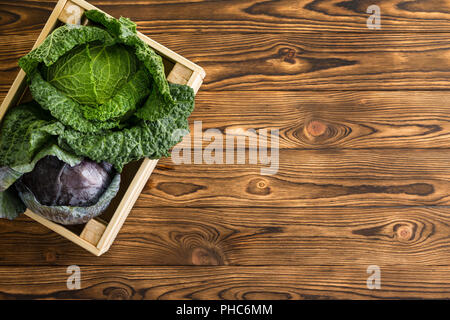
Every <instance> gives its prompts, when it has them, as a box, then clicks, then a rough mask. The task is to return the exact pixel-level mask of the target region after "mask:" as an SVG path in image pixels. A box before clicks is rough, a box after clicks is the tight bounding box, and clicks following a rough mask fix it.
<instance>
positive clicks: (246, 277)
mask: <svg viewBox="0 0 450 320" xmlns="http://www.w3.org/2000/svg"><path fill="white" fill-rule="evenodd" d="M380 269H381V277H382V280H381V289H380V290H370V289H367V285H366V280H367V277H368V274H367V272H366V270H367V266H361V265H358V266H355V265H349V266H344V267H343V266H307V267H297V266H295V267H286V266H284V267H277V266H270V267H267V266H255V267H227V266H222V267H221V266H218V267H196V268H192V267H136V266H132V267H124V266H117V267H108V268H106V269H105V268H104V267H87V266H82V267H81V289H80V290H74V291H70V290H68V289H67V287H66V281H67V277H68V275H67V274H66V267H16V268H9V267H0V283H3V284H4V285H3V286H2V287H1V288H0V298H3V299H17V298H19V299H67V298H77V299H99V298H101V299H121V300H124V299H133V300H140V299H161V300H166V299H183V300H187V299H226V300H235V299H248V300H253V299H284V300H286V299H350V298H351V299H379V298H389V299H398V298H429V299H430V298H445V297H448V296H449V295H450V283H449V281H448V274H449V272H450V267H448V266H427V267H414V268H411V267H410V266H403V265H395V266H392V265H382V266H380ZM430 273H432V274H433V275H434V276H433V278H432V279H430V277H429V275H430ZM300 275H301V276H300ZM18 279H20V280H18ZM274 313H275V312H274Z"/></svg>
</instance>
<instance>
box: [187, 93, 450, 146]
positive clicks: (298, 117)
mask: <svg viewBox="0 0 450 320" xmlns="http://www.w3.org/2000/svg"><path fill="white" fill-rule="evenodd" d="M190 120H191V124H192V123H193V121H202V127H203V130H204V131H205V130H207V129H212V128H214V129H218V130H220V132H221V133H222V134H233V135H237V136H239V135H242V133H243V132H245V131H246V130H249V129H255V130H261V129H267V130H273V129H278V130H279V132H280V141H279V144H280V148H282V149H284V148H302V149H325V148H355V149H358V148H449V147H450V143H449V141H450V91H396V92H390V91H389V92H386V91H364V92H360V91H350V92H341V91H333V92H327V93H326V94H324V93H323V92H314V91H307V92H268V91H252V92H246V91H244V92H242V91H240V92H238V91H236V92H216V91H214V92H211V91H203V90H200V92H199V94H198V95H197V97H196V108H195V110H194V113H193V114H192V116H191V118H190ZM191 129H193V126H191ZM193 138H195V137H194V136H193V137H192V139H193ZM224 138H225V137H224ZM199 139H200V138H199ZM197 140H198V139H197ZM208 144H209V142H208V141H204V143H203V145H204V146H206V145H208Z"/></svg>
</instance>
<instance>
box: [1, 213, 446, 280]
mask: <svg viewBox="0 0 450 320" xmlns="http://www.w3.org/2000/svg"><path fill="white" fill-rule="evenodd" d="M449 225H450V211H449V207H394V208H390V207H372V208H358V209H357V210H355V209H352V208H348V207H340V208H161V207H159V208H135V209H133V211H132V212H131V214H130V216H129V217H128V219H127V221H126V222H125V224H124V226H123V228H122V229H121V232H120V233H119V236H118V237H117V239H116V241H115V243H114V245H113V246H112V247H111V249H110V251H109V252H108V253H106V254H105V255H103V256H101V257H98V258H96V259H93V258H92V256H91V255H90V254H89V253H87V252H85V251H84V250H83V249H81V248H78V247H77V246H74V245H72V244H71V243H70V242H69V241H67V240H65V239H63V238H62V237H60V236H58V235H57V234H55V233H53V232H51V231H50V230H48V229H46V228H45V227H43V226H41V225H39V224H36V223H34V222H33V221H31V220H30V219H28V218H25V217H23V218H20V219H18V220H16V221H14V222H9V221H3V220H2V221H0V252H2V255H1V257H0V265H3V266H20V265H30V266H51V265H60V266H64V265H66V266H67V265H71V264H77V265H98V266H110V265H139V266H146V265H173V266H175V265H209V266H217V265H234V266H237V265H240V266H255V265H266V266H271V265H278V266H283V265H285V266H308V265H341V266H348V265H371V264H376V265H383V264H391V265H396V264H405V265H409V266H410V267H411V269H415V268H416V267H419V266H427V265H447V262H448V261H449V259H450V253H449V251H448V234H449V233H450V227H449ZM21 243H27V245H26V246H22V247H21V249H20V254H17V246H18V244H21ZM0 288H1V286H0Z"/></svg>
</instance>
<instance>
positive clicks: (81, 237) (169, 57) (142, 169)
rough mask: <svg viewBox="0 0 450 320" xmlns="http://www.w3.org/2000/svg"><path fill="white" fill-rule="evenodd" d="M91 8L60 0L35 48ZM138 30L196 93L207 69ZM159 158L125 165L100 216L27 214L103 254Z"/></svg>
mask: <svg viewBox="0 0 450 320" xmlns="http://www.w3.org/2000/svg"><path fill="white" fill-rule="evenodd" d="M90 9H97V10H99V9H98V8H96V7H94V6H93V5H91V4H89V3H87V2H86V1H83V0H70V1H69V0H59V1H58V3H57V4H56V6H55V9H53V12H52V14H51V15H50V18H49V19H48V21H47V23H46V24H45V26H44V28H43V30H42V32H41V34H40V35H39V37H38V39H37V41H36V43H35V44H34V46H33V48H36V47H37V46H39V45H40V44H41V43H42V42H43V41H44V39H45V38H46V37H47V36H48V35H49V34H50V33H51V32H52V31H53V30H54V29H55V28H56V27H58V26H59V25H60V24H62V23H71V24H74V23H81V24H86V23H87V20H86V19H85V18H84V17H83V13H84V11H85V10H90ZM100 11H101V10H100ZM138 34H139V37H140V38H141V39H142V40H144V41H145V42H146V43H147V44H148V45H149V46H150V47H152V48H153V49H154V50H155V51H156V52H157V53H158V54H159V55H161V56H162V57H163V60H164V67H165V70H166V76H167V79H168V80H169V81H170V82H173V83H178V84H187V85H189V86H190V87H192V88H193V89H194V92H195V93H197V91H198V89H199V88H200V86H201V85H202V82H203V79H204V77H205V71H204V70H203V69H202V68H201V67H199V66H198V65H196V64H194V63H193V62H191V61H189V60H187V59H186V58H183V57H182V56H180V55H178V54H177V53H175V52H173V51H171V50H169V49H167V48H166V47H164V46H163V45H161V44H159V43H157V42H156V41H154V40H152V39H150V38H148V37H146V36H145V35H143V34H141V33H138ZM25 76H26V75H25V72H24V71H23V70H20V72H19V74H18V75H17V77H16V79H15V80H14V82H13V84H12V86H11V88H10V89H9V92H8V94H7V95H6V98H5V99H4V101H3V103H2V105H1V107H0V120H1V119H2V118H3V116H4V115H5V112H6V111H7V110H8V109H9V108H10V107H14V106H16V105H17V104H19V103H21V102H22V101H26V100H27V97H28V98H29V91H28V88H27V83H26V79H25ZM157 162H158V160H150V159H143V160H141V161H137V162H132V163H130V164H128V165H126V166H125V167H124V170H123V172H122V174H121V178H122V179H121V180H122V181H121V184H120V190H119V192H118V194H117V196H116V197H115V198H114V199H113V201H112V202H111V204H110V206H109V207H108V209H107V210H106V211H105V212H104V213H103V214H102V215H101V216H100V217H98V218H95V219H92V220H90V221H89V222H88V223H86V224H84V225H79V226H63V225H59V224H57V223H54V222H52V221H50V220H47V219H45V218H43V217H41V216H39V215H37V214H35V213H33V212H31V211H30V210H27V211H26V212H25V214H26V215H27V216H29V217H31V218H32V219H34V220H36V221H37V222H39V223H41V224H43V225H44V226H46V227H48V228H49V229H51V230H53V231H55V232H57V233H59V234H60V235H62V236H63V237H65V238H67V239H69V240H70V241H72V242H74V243H76V244H78V245H79V246H81V247H83V248H84V249H86V250H88V251H89V252H91V253H93V254H95V255H97V256H100V255H102V254H103V253H105V252H106V251H108V249H109V248H110V246H111V244H112V243H113V241H114V239H115V238H116V236H117V234H118V233H119V230H120V228H121V227H122V225H123V223H124V222H125V219H126V218H127V216H128V214H129V212H130V211H131V209H132V207H133V205H134V203H135V202H136V199H137V198H138V196H139V194H140V193H141V191H142V189H143V187H144V185H145V184H146V182H147V180H148V178H149V177H150V175H151V173H152V171H153V169H154V168H155V166H156V164H157Z"/></svg>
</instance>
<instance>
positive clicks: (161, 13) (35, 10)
mask: <svg viewBox="0 0 450 320" xmlns="http://www.w3.org/2000/svg"><path fill="white" fill-rule="evenodd" d="M91 3H92V4H93V5H95V6H98V7H99V8H100V9H102V10H104V11H106V12H108V13H110V14H111V15H113V16H115V17H119V16H121V15H123V16H126V17H130V18H131V19H132V20H133V21H136V22H138V25H139V27H140V28H142V29H144V31H146V32H151V33H168V32H176V33H180V34H189V33H192V32H202V33H205V32H208V33H217V32H229V31H232V32H240V33H279V34H284V33H291V32H299V31H315V32H324V31H326V32H361V33H368V32H379V31H372V30H369V29H368V28H367V26H366V22H367V18H368V17H369V14H367V13H366V12H367V8H368V7H369V6H370V5H373V4H376V5H378V6H379V7H380V10H381V17H382V20H381V23H382V28H381V31H382V32H402V33H403V32H414V33H417V32H449V31H450V2H449V1H448V0H420V1H402V0H377V1H373V0H350V1H341V0H281V1H274V0H269V1H267V0H265V1H262V0H249V1H241V0H231V1H220V0H215V1H211V0H195V1H188V0H184V1H172V0H165V1H159V0H138V1H126V0H120V1H111V0H93V1H91ZM6 4H8V6H6ZM0 5H1V6H2V15H4V16H5V17H6V18H7V19H5V22H7V23H8V24H9V25H12V26H18V27H23V28H29V27H30V26H34V24H35V23H38V22H39V21H43V20H39V19H43V16H44V17H45V15H49V12H50V10H51V9H52V2H42V1H37V0H34V1H14V4H13V5H11V2H7V1H1V2H0ZM181 12H182V14H180V13H181ZM7 31H8V32H12V33H14V30H12V29H9V28H8V29H7Z"/></svg>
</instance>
